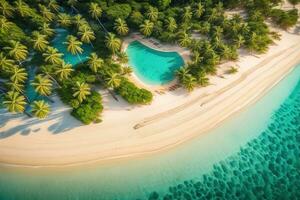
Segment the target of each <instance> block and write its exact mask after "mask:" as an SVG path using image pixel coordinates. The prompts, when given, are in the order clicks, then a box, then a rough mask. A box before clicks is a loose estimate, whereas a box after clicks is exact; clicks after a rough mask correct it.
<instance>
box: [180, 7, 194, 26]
mask: <svg viewBox="0 0 300 200" xmlns="http://www.w3.org/2000/svg"><path fill="white" fill-rule="evenodd" d="M192 17H193V13H192V9H191V7H190V6H187V7H184V12H183V15H182V19H183V21H184V22H188V21H190V20H191V19H192Z"/></svg>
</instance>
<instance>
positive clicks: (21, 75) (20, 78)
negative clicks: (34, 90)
mask: <svg viewBox="0 0 300 200" xmlns="http://www.w3.org/2000/svg"><path fill="white" fill-rule="evenodd" d="M10 74H11V75H10V80H11V81H12V82H14V83H24V82H25V81H26V80H27V77H28V74H27V72H26V70H25V69H24V68H22V67H18V66H17V65H14V66H13V67H12V68H11V70H10Z"/></svg>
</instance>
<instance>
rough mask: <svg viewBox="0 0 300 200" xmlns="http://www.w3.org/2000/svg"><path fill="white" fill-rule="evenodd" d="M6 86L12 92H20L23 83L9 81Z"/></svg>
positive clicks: (22, 89) (22, 88)
mask: <svg viewBox="0 0 300 200" xmlns="http://www.w3.org/2000/svg"><path fill="white" fill-rule="evenodd" d="M7 86H8V88H9V89H10V90H11V91H13V92H19V93H20V94H23V92H24V83H19V82H13V81H9V82H8V83H7Z"/></svg>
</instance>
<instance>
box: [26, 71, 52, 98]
mask: <svg viewBox="0 0 300 200" xmlns="http://www.w3.org/2000/svg"><path fill="white" fill-rule="evenodd" d="M31 85H32V86H33V87H34V88H35V91H36V92H37V93H39V94H40V95H43V96H49V95H50V94H51V90H52V81H51V79H50V78H49V77H48V76H47V75H46V76H43V75H41V74H39V75H37V76H36V77H35V79H34V81H33V82H32V83H31Z"/></svg>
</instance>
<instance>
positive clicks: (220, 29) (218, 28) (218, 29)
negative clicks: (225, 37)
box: [213, 26, 223, 37]
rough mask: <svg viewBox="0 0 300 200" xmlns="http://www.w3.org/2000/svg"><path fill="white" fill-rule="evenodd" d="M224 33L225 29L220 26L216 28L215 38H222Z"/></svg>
mask: <svg viewBox="0 0 300 200" xmlns="http://www.w3.org/2000/svg"><path fill="white" fill-rule="evenodd" d="M222 33H223V28H222V27H220V26H215V27H214V32H213V37H221V36H222Z"/></svg>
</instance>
